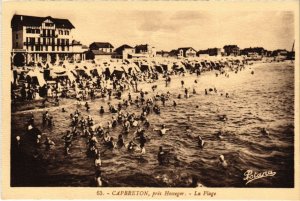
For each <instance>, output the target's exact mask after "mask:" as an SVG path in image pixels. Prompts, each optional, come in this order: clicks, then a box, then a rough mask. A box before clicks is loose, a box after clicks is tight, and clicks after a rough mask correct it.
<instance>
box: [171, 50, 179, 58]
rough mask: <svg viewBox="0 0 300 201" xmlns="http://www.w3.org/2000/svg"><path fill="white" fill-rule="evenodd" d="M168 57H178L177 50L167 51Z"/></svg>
mask: <svg viewBox="0 0 300 201" xmlns="http://www.w3.org/2000/svg"><path fill="white" fill-rule="evenodd" d="M169 56H170V57H178V50H171V51H170V52H169Z"/></svg>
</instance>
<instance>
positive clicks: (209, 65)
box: [12, 58, 244, 86]
mask: <svg viewBox="0 0 300 201" xmlns="http://www.w3.org/2000/svg"><path fill="white" fill-rule="evenodd" d="M243 62H244V60H243V59H236V58H233V59H228V58H227V59H225V60H220V59H215V60H188V59H185V60H170V59H169V60H166V59H164V60H157V59H155V60H154V59H153V60H150V59H140V60H134V61H128V60H124V61H118V62H116V61H114V60H106V61H102V62H101V63H94V62H82V63H76V64H71V63H68V62H67V61H65V62H64V63H63V64H62V65H53V64H51V63H45V64H40V65H39V66H34V67H31V66H24V67H23V68H16V67H15V68H13V71H12V72H13V73H12V82H16V80H17V78H18V75H20V74H23V75H24V76H25V77H30V78H32V79H33V80H35V81H36V82H37V83H38V84H39V85H40V86H43V85H44V84H46V81H48V80H53V79H59V78H62V77H65V78H68V79H69V80H70V81H74V80H76V78H77V77H78V76H91V77H95V76H98V75H100V74H103V73H104V74H106V75H107V76H108V77H109V76H116V77H117V78H118V79H120V78H121V77H122V76H123V74H125V73H130V74H132V73H139V72H141V71H142V72H145V71H150V72H151V71H156V72H158V73H164V72H166V71H170V70H173V71H182V72H186V71H187V70H195V69H199V70H209V69H220V68H222V67H225V66H230V65H239V64H242V63H243Z"/></svg>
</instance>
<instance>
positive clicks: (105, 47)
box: [90, 42, 114, 53]
mask: <svg viewBox="0 0 300 201" xmlns="http://www.w3.org/2000/svg"><path fill="white" fill-rule="evenodd" d="M113 49H114V46H112V44H110V43H108V42H93V43H92V44H90V50H100V51H103V52H107V53H112V52H113Z"/></svg>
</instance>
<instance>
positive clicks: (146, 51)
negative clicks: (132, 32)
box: [133, 44, 156, 57]
mask: <svg viewBox="0 0 300 201" xmlns="http://www.w3.org/2000/svg"><path fill="white" fill-rule="evenodd" d="M134 49H135V53H136V54H135V55H133V57H155V56H156V50H155V47H153V46H151V45H148V44H145V45H136V46H135V48H134Z"/></svg>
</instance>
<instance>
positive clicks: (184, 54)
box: [178, 47, 197, 57]
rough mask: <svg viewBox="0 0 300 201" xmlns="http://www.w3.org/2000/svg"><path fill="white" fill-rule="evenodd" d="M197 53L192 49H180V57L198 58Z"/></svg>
mask: <svg viewBox="0 0 300 201" xmlns="http://www.w3.org/2000/svg"><path fill="white" fill-rule="evenodd" d="M196 53H197V51H196V50H195V49H194V48H192V47H181V48H178V57H196Z"/></svg>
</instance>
